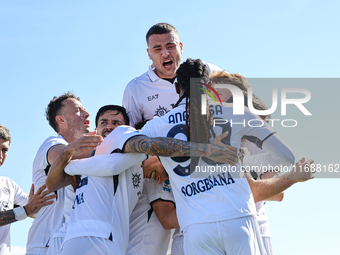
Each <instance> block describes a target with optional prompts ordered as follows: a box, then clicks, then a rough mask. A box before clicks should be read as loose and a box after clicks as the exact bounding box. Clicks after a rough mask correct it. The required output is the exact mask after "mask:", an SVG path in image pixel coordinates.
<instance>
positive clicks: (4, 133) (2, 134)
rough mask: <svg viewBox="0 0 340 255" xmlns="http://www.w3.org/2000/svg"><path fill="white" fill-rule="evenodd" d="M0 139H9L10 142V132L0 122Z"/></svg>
mask: <svg viewBox="0 0 340 255" xmlns="http://www.w3.org/2000/svg"><path fill="white" fill-rule="evenodd" d="M0 139H3V140H5V141H9V143H11V133H10V132H9V130H8V129H7V128H6V127H5V126H4V125H2V124H0Z"/></svg>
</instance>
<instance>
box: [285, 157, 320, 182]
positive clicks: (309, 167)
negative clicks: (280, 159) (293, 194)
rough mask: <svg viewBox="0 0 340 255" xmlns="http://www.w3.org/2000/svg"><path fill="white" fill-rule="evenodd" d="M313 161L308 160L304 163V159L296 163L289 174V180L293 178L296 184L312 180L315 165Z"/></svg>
mask: <svg viewBox="0 0 340 255" xmlns="http://www.w3.org/2000/svg"><path fill="white" fill-rule="evenodd" d="M313 163H314V160H312V159H310V160H308V161H307V162H305V158H302V159H301V160H300V161H299V162H297V163H296V164H295V166H294V168H293V170H292V171H291V172H290V176H289V177H290V178H295V179H296V181H297V182H304V181H307V180H310V179H313V178H314V173H315V165H314V164H313Z"/></svg>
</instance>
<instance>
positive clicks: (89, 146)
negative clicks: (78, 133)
mask: <svg viewBox="0 0 340 255" xmlns="http://www.w3.org/2000/svg"><path fill="white" fill-rule="evenodd" d="M102 141H103V138H102V137H101V136H99V135H96V132H95V131H94V132H91V133H89V134H87V135H84V136H82V137H81V138H79V139H77V140H76V141H74V142H72V143H69V144H68V145H67V146H65V145H57V146H54V147H52V148H51V149H50V151H49V153H48V161H49V162H50V164H51V168H50V170H49V172H48V175H47V178H46V185H47V188H48V189H50V190H58V189H61V188H63V187H65V186H67V185H69V184H70V182H72V181H74V180H73V179H72V178H70V179H69V178H68V176H67V174H66V173H65V172H64V168H65V166H66V165H67V164H68V163H69V162H70V161H71V159H74V158H84V157H88V156H89V155H90V153H91V151H93V150H94V149H95V148H96V146H98V145H99V144H100V143H101V142H102ZM72 185H75V184H74V183H72Z"/></svg>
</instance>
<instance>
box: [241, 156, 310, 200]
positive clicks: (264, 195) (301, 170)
mask: <svg viewBox="0 0 340 255" xmlns="http://www.w3.org/2000/svg"><path fill="white" fill-rule="evenodd" d="M302 162H304V161H299V162H298V163H296V164H295V167H294V168H293V170H292V171H291V172H289V173H286V174H284V175H282V176H280V177H279V178H271V179H264V180H257V181H255V180H254V179H253V178H252V177H251V176H250V174H249V173H247V176H248V177H247V180H248V183H249V186H250V188H251V190H252V192H253V196H254V200H255V202H258V201H262V200H267V199H268V198H271V197H273V196H275V195H277V194H279V193H280V192H282V191H284V190H286V189H287V188H289V187H290V186H292V185H293V184H295V183H297V182H304V181H307V180H310V179H313V178H314V176H313V173H314V172H315V168H314V167H311V165H312V164H313V163H314V161H313V160H308V161H307V162H304V163H302Z"/></svg>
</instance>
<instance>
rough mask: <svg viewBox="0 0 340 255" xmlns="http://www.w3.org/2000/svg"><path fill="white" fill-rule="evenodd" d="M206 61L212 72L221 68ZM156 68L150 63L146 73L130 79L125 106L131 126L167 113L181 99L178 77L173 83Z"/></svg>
mask: <svg viewBox="0 0 340 255" xmlns="http://www.w3.org/2000/svg"><path fill="white" fill-rule="evenodd" d="M204 63H205V64H206V65H207V67H208V69H209V72H210V73H211V72H213V71H220V70H221V69H220V68H218V67H217V66H215V65H212V64H209V63H206V62H204ZM154 69H155V66H154V65H153V64H152V65H150V66H149V70H148V71H147V72H146V73H144V74H142V75H141V76H139V77H137V78H135V79H133V80H132V81H130V82H129V83H128V85H127V86H126V88H125V91H124V96H123V106H124V107H125V108H126V111H127V113H128V114H129V117H130V124H131V126H134V125H135V124H136V123H138V122H140V121H142V120H150V119H152V118H154V117H155V116H158V117H160V116H163V115H165V114H166V113H168V112H169V111H171V110H172V107H173V106H174V104H175V103H176V102H177V101H178V99H179V96H178V94H177V93H176V89H175V82H177V79H176V80H174V82H173V83H171V82H169V81H167V80H164V79H161V78H159V77H158V76H157V75H156V73H155V71H154Z"/></svg>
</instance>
